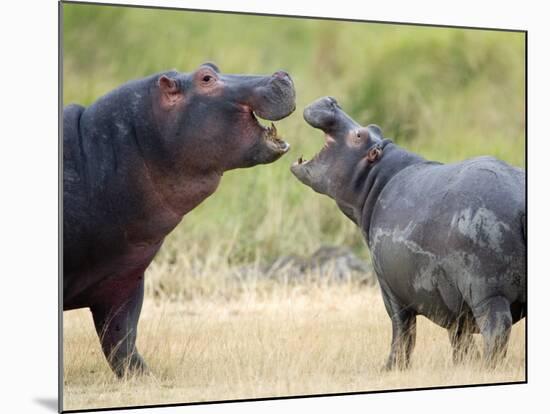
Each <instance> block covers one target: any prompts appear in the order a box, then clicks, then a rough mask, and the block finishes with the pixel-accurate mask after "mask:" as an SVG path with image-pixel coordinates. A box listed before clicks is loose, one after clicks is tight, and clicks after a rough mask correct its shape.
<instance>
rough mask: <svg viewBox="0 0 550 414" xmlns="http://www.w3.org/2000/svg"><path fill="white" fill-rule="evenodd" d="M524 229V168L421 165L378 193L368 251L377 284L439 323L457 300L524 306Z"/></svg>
mask: <svg viewBox="0 0 550 414" xmlns="http://www.w3.org/2000/svg"><path fill="white" fill-rule="evenodd" d="M524 223H525V173H524V171H523V170H521V169H519V168H515V167H512V166H509V165H508V164H506V163H504V162H502V161H499V160H496V159H494V158H492V157H479V158H474V159H471V160H467V161H464V162H460V163H455V164H446V165H445V164H434V163H421V164H415V165H412V166H410V167H408V168H405V169H404V170H402V171H401V172H399V173H398V174H397V175H395V176H394V177H393V178H392V179H391V180H390V181H389V182H388V183H387V185H386V186H385V188H384V190H383V191H382V192H381V194H380V197H379V199H378V201H377V203H376V206H375V208H374V210H373V214H372V221H371V226H370V229H369V239H370V248H371V252H372V255H373V262H374V265H375V268H376V269H377V274H378V276H379V278H381V279H382V282H383V283H385V284H386V285H387V286H389V288H390V289H391V290H392V291H393V292H394V294H395V295H396V296H397V297H399V298H400V299H401V300H402V301H403V302H404V303H411V304H412V303H413V302H415V304H414V305H411V306H415V307H416V308H417V311H418V312H419V313H424V314H429V315H430V316H431V317H432V318H434V320H435V321H436V322H439V323H440V324H441V325H446V324H447V321H450V320H452V319H453V318H454V317H455V316H456V314H458V313H459V312H460V310H461V308H462V307H463V306H464V301H466V302H468V303H479V302H480V301H482V300H484V298H487V297H490V296H493V295H504V296H506V297H507V298H508V299H509V300H510V303H513V302H515V301H524V300H525V258H526V246H525V232H524ZM435 314H438V315H439V321H438V320H437V319H438V318H437V317H434V315H435Z"/></svg>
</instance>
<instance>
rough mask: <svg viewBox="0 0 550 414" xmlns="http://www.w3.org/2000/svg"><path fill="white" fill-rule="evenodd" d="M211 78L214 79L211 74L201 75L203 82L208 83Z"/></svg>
mask: <svg viewBox="0 0 550 414" xmlns="http://www.w3.org/2000/svg"><path fill="white" fill-rule="evenodd" d="M212 79H214V77H213V76H212V75H204V76H203V77H202V81H203V82H204V83H208V82H210V81H211V80H212Z"/></svg>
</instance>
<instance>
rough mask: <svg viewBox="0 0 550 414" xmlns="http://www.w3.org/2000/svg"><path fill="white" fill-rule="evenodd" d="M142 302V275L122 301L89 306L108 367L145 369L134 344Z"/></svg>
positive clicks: (121, 370) (120, 374) (136, 371)
mask: <svg viewBox="0 0 550 414" xmlns="http://www.w3.org/2000/svg"><path fill="white" fill-rule="evenodd" d="M142 303H143V277H142V278H141V282H140V283H139V285H138V286H137V288H136V289H135V291H134V292H133V293H132V294H131V295H130V296H129V297H128V298H126V300H124V301H123V302H122V303H116V304H96V305H94V306H91V311H92V315H93V318H94V325H95V329H96V332H97V334H98V336H99V339H100V342H101V348H102V350H103V353H104V354H105V357H106V358H107V361H108V362H109V365H110V366H111V369H112V370H113V372H114V373H115V374H116V375H117V377H119V378H122V377H124V375H125V374H141V373H147V372H148V368H147V365H146V364H145V362H144V361H143V358H142V357H141V355H139V353H138V351H137V348H136V336H137V324H138V319H139V314H140V312H141V305H142Z"/></svg>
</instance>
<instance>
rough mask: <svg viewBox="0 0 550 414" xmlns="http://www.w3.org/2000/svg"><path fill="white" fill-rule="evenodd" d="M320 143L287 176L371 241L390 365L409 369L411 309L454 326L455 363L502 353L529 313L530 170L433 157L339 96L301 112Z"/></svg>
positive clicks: (486, 160) (413, 315) (490, 359)
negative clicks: (365, 120) (399, 140)
mask: <svg viewBox="0 0 550 414" xmlns="http://www.w3.org/2000/svg"><path fill="white" fill-rule="evenodd" d="M304 118H305V120H306V121H307V122H308V123H309V124H310V125H312V126H313V127H315V128H319V129H321V130H323V131H324V132H325V141H326V143H325V147H324V148H323V149H322V150H321V152H320V153H318V154H317V155H316V156H315V157H314V158H313V159H312V160H310V161H305V160H303V159H302V158H300V159H299V160H298V161H297V162H295V163H294V164H293V165H292V167H291V171H292V173H293V174H294V175H295V176H296V177H297V178H298V179H299V180H300V181H301V182H302V183H304V184H305V185H307V186H309V187H311V188H312V189H314V190H315V191H317V192H319V193H321V194H326V195H328V196H329V197H331V198H333V199H334V200H335V201H336V203H337V204H338V206H339V207H340V209H341V210H342V211H343V212H344V214H346V216H348V217H349V218H350V219H351V220H352V221H353V222H354V223H355V224H357V225H358V226H359V227H360V229H361V231H362V234H363V236H364V238H365V240H366V241H367V244H368V246H369V249H370V252H371V257H372V261H373V265H374V269H375V272H376V275H377V277H378V280H379V282H380V287H381V291H382V296H383V299H384V304H385V307H386V310H387V312H388V314H389V316H390V318H391V322H392V334H393V335H392V344H391V352H390V356H389V358H388V361H387V364H386V368H388V369H391V368H394V367H399V368H403V367H406V366H408V364H409V360H410V355H411V352H412V350H413V348H414V343H415V335H416V334H415V326H416V316H417V315H424V316H425V317H427V318H429V319H430V320H432V321H433V322H435V323H437V324H438V325H440V326H442V327H444V328H446V329H448V332H449V339H450V341H451V345H452V349H453V360H455V361H460V360H462V359H463V357H464V356H465V354H467V353H469V352H472V351H473V352H476V350H475V347H474V346H473V341H472V334H473V333H479V332H480V333H481V334H482V336H483V340H484V359H485V361H486V362H487V363H488V364H490V365H493V364H494V363H495V362H496V361H498V360H499V359H500V358H502V357H503V356H504V355H505V352H506V347H507V343H508V338H509V335H510V330H511V327H512V324H513V323H515V322H517V321H518V320H520V319H521V318H523V317H524V316H525V315H526V309H527V307H526V284H525V283H526V282H525V278H526V238H525V234H526V229H525V217H526V215H525V214H526V212H525V172H524V171H523V170H521V169H519V168H515V167H512V166H510V165H508V164H506V163H504V162H502V161H499V160H497V159H495V158H492V157H479V158H474V159H470V160H467V161H464V162H459V163H454V164H441V163H438V162H432V161H427V160H425V159H424V158H422V157H421V156H419V155H416V154H413V153H411V152H409V151H406V150H404V149H402V148H400V147H399V146H397V145H395V144H393V143H392V142H391V141H390V140H388V139H384V138H383V136H382V132H381V130H380V128H379V127H377V126H376V125H369V126H367V127H361V126H360V125H358V124H357V123H356V122H355V121H354V120H353V119H351V118H350V117H349V116H348V115H346V114H345V113H344V112H343V111H342V109H341V108H340V107H339V106H338V104H337V102H336V101H335V100H334V99H333V98H329V97H326V98H321V99H319V100H318V101H316V102H314V103H312V104H311V105H310V106H308V107H307V108H306V109H305V111H304Z"/></svg>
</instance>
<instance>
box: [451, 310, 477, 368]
mask: <svg viewBox="0 0 550 414" xmlns="http://www.w3.org/2000/svg"><path fill="white" fill-rule="evenodd" d="M472 324H475V321H474V320H472V317H471V315H463V316H461V317H460V318H459V319H458V320H457V321H456V322H455V323H454V324H453V325H452V326H451V327H450V328H449V329H448V330H447V332H448V334H449V341H450V342H451V347H452V349H453V362H454V363H455V364H460V363H462V362H464V361H467V360H471V359H478V358H479V357H480V356H481V355H480V353H479V351H478V349H477V348H476V345H475V342H474V335H473V333H474V330H475V329H474V326H472Z"/></svg>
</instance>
